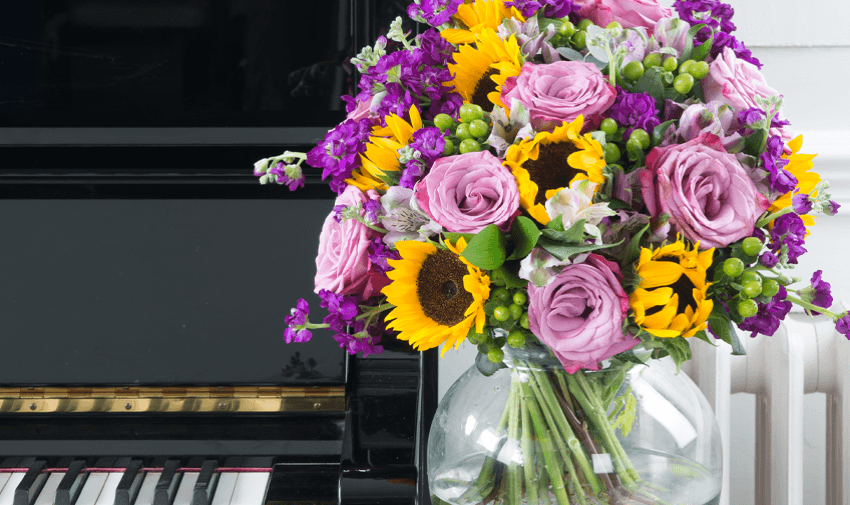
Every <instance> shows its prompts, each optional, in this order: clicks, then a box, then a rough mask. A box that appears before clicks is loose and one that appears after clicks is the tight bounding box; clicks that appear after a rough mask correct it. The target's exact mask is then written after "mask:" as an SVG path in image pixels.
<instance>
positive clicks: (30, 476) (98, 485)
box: [0, 458, 272, 505]
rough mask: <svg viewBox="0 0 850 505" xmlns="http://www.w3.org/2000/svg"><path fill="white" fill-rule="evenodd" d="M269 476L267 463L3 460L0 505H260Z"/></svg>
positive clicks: (261, 460)
mask: <svg viewBox="0 0 850 505" xmlns="http://www.w3.org/2000/svg"><path fill="white" fill-rule="evenodd" d="M257 460H259V461H257ZM257 463H259V465H257ZM249 465H251V466H249ZM271 471H272V468H271V460H270V459H269V458H246V460H244V461H243V460H241V458H228V460H226V461H225V462H224V465H222V466H219V465H218V461H217V460H211V459H208V460H202V459H193V460H190V461H188V462H185V465H184V464H182V462H181V461H180V460H177V459H164V458H159V459H155V460H150V461H142V460H136V459H131V458H100V459H99V460H97V461H96V462H95V463H94V464H93V465H92V466H88V465H87V464H86V461H84V460H73V459H70V458H63V459H61V460H59V461H58V462H56V464H55V465H53V466H48V465H47V462H46V461H44V460H37V459H35V458H6V459H5V460H3V461H2V463H0V505H262V504H263V503H264V500H265V497H266V489H267V487H268V484H269V478H270V475H271Z"/></svg>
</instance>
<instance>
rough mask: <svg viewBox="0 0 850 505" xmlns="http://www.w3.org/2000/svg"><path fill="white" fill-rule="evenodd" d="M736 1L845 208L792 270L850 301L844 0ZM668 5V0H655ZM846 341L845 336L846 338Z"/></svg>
mask: <svg viewBox="0 0 850 505" xmlns="http://www.w3.org/2000/svg"><path fill="white" fill-rule="evenodd" d="M727 1H728V3H730V4H731V5H732V7H733V8H735V9H736V14H735V18H734V21H735V24H736V25H737V26H738V31H737V32H736V35H737V36H738V38H739V39H740V40H743V41H744V42H745V43H746V44H747V47H748V48H750V49H751V50H752V51H753V54H754V55H755V56H756V57H757V58H759V59H760V60H761V62H762V63H763V64H764V68H763V69H762V72H763V73H764V75H765V77H766V79H767V82H768V83H769V84H770V85H771V86H772V87H773V88H774V89H776V90H777V91H779V92H780V93H781V94H783V95H784V96H785V114H784V116H785V117H786V118H787V119H788V120H790V121H791V126H792V128H793V129H794V130H795V131H796V132H798V133H802V134H803V135H804V139H805V141H804V144H803V152H807V153H819V156H818V158H816V159H815V171H817V172H819V173H820V174H821V175H822V176H823V177H824V178H825V179H828V180H830V181H831V183H832V189H833V197H834V199H836V200H837V201H838V202H839V203H840V204H842V205H843V206H844V209H843V214H839V216H836V217H833V218H827V217H824V218H821V219H820V220H819V222H818V224H817V225H816V226H815V227H814V228H813V230H812V234H811V236H810V237H809V239H808V240H807V242H806V244H807V248H808V250H809V253H808V254H807V255H805V256H804V257H803V258H801V260H800V264H799V265H798V268H797V269H796V272H797V273H796V275H797V276H798V277H803V278H806V279H807V278H809V276H810V275H811V273H812V272H813V271H814V270H823V271H824V278H825V279H826V280H827V281H829V282H830V283H831V284H832V287H833V291H834V294H835V298H836V299H837V300H838V299H841V300H845V301H850V265H847V264H846V263H845V260H846V258H848V257H850V233H848V232H850V91H849V90H848V83H850V28H848V23H850V2H847V1H839V0H806V1H802V2H801V1H793V0H727ZM661 3H662V4H664V5H667V6H670V5H672V3H673V2H672V0H661ZM847 344H848V345H850V342H848V343H847ZM475 352H476V351H475V347H474V346H471V345H468V344H467V345H466V346H465V348H462V349H461V350H460V351H459V352H457V353H455V352H447V353H446V355H445V357H444V358H443V359H442V360H441V361H440V397H441V398H442V395H443V394H444V393H445V391H446V390H447V389H448V388H449V386H450V385H451V384H452V383H453V382H454V380H455V379H456V378H457V377H458V376H460V374H461V373H462V372H463V371H465V370H466V369H467V368H468V367H469V366H470V365H471V364H472V359H473V358H474V356H475ZM732 412H733V419H734V420H735V422H734V425H735V426H738V427H740V428H738V429H737V431H736V432H735V433H734V434H733V438H732V441H731V444H730V446H731V447H735V448H736V452H735V453H734V454H732V458H731V461H732V468H731V474H732V476H733V478H732V481H733V482H732V489H731V497H732V504H733V505H751V504H753V500H754V493H753V489H752V482H753V475H754V466H753V457H754V453H755V450H754V446H755V443H754V433H755V429H756V427H755V426H754V424H755V403H754V397H753V396H751V395H744V394H739V395H734V396H733V397H732ZM805 415H806V423H807V424H806V426H807V433H806V438H805V458H806V461H805V469H806V474H805V495H806V505H821V504H824V503H825V491H824V471H825V435H824V419H825V418H826V407H825V400H824V395H822V394H814V395H808V396H807V397H806V414H805Z"/></svg>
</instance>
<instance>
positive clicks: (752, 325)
mask: <svg viewBox="0 0 850 505" xmlns="http://www.w3.org/2000/svg"><path fill="white" fill-rule="evenodd" d="M787 296H788V292H787V291H786V290H785V286H779V293H777V294H776V295H775V296H774V297H773V298H771V300H770V301H769V302H767V303H759V304H758V305H759V308H758V313H757V314H756V315H754V316H752V317H748V318H746V319H744V320H743V321H742V322H741V323H740V324H738V328H740V329H742V330H744V331H750V332H752V333H751V334H750V336H751V337H755V336H756V335H758V334H759V333H760V334H762V335H767V336H772V335H773V334H774V333H776V330H777V329H778V328H779V323H780V322H782V320H783V319H785V316H787V315H788V312H790V311H791V307H792V306H793V304H792V303H791V302H789V301H787V300H785V297H787Z"/></svg>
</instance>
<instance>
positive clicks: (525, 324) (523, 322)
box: [519, 312, 528, 330]
mask: <svg viewBox="0 0 850 505" xmlns="http://www.w3.org/2000/svg"><path fill="white" fill-rule="evenodd" d="M519 325H520V326H522V327H523V328H525V329H526V330H527V329H528V312H524V313H523V314H522V316H520V318H519Z"/></svg>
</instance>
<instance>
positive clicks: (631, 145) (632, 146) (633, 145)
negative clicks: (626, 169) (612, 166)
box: [626, 138, 643, 152]
mask: <svg viewBox="0 0 850 505" xmlns="http://www.w3.org/2000/svg"><path fill="white" fill-rule="evenodd" d="M629 151H632V152H638V151H643V144H642V143H641V141H640V140H638V139H631V138H630V139H629V140H628V142H626V152H629Z"/></svg>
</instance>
